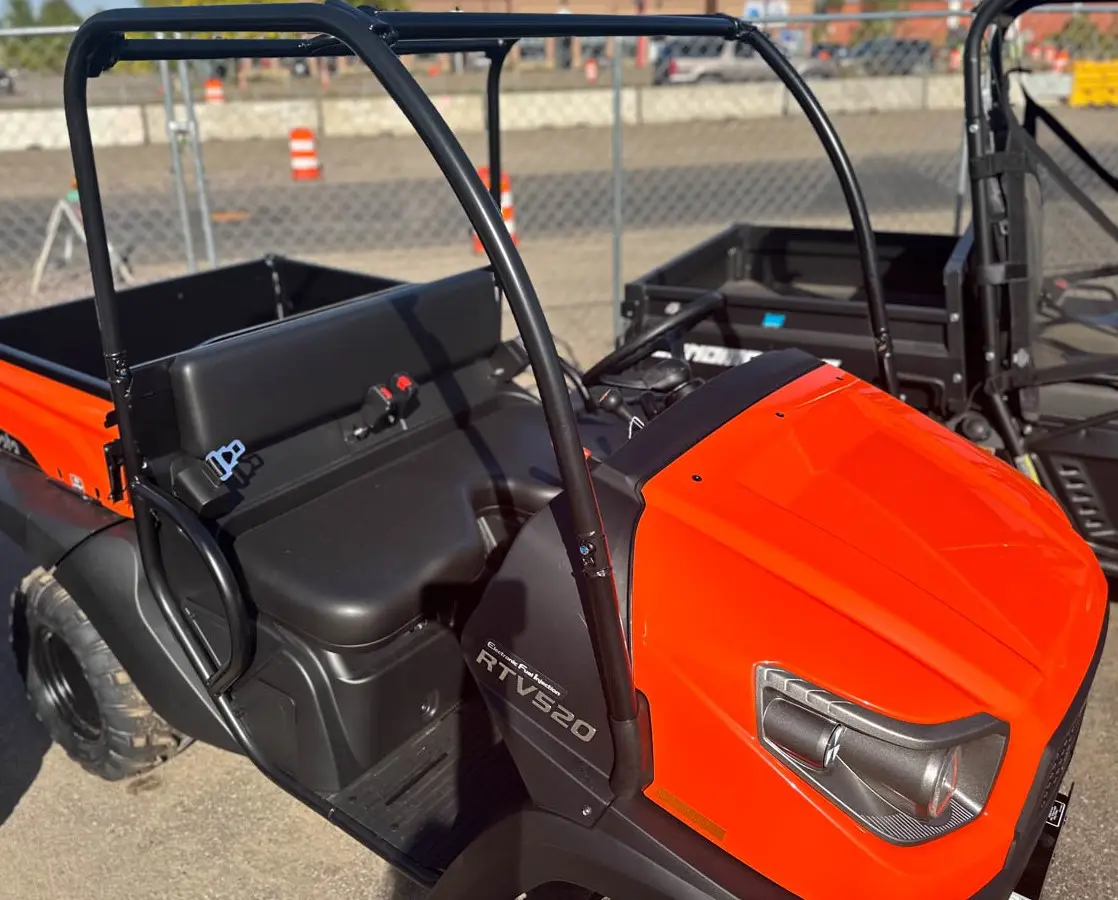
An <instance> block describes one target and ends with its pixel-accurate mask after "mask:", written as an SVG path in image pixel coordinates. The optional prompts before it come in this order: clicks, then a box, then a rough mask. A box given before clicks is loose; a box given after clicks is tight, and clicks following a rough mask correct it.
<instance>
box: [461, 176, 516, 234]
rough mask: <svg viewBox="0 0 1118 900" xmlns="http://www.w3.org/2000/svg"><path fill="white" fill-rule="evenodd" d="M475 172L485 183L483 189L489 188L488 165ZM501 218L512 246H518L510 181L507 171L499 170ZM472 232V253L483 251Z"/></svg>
mask: <svg viewBox="0 0 1118 900" xmlns="http://www.w3.org/2000/svg"><path fill="white" fill-rule="evenodd" d="M477 173H478V175H480V176H481V180H482V181H483V182H484V183H485V189H486V190H489V189H490V183H489V167H488V166H486V167H483V168H480V169H478V170H477ZM501 218H502V219H504V220H505V227H506V228H508V230H509V234H511V235H512V243H513V246H515V247H519V246H520V238H519V237H518V236H517V233H516V210H515V207H514V206H513V202H512V181H511V180H510V179H509V174H508V172H501ZM472 234H473V237H474V253H479V254H480V253H484V252H485V248H484V247H482V246H481V240H480V239H479V238H478V236H477V232H476V231H474V232H472Z"/></svg>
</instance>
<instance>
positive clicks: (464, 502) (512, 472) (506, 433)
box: [234, 399, 626, 648]
mask: <svg viewBox="0 0 1118 900" xmlns="http://www.w3.org/2000/svg"><path fill="white" fill-rule="evenodd" d="M583 436H584V443H585V444H586V446H588V447H593V448H594V450H595V453H598V454H601V455H608V453H610V452H612V450H614V449H616V447H618V446H620V443H621V442H622V441H623V440H624V439H625V437H626V433H625V429H624V427H623V426H620V425H619V424H614V423H613V422H612V421H609V422H593V421H587V422H584V423H583ZM559 484H560V482H559V477H558V474H557V467H556V465H555V456H554V451H553V449H552V445H551V440H550V436H549V433H548V430H547V427H546V423H545V420H544V416H543V411H542V408H541V407H540V406H539V405H538V404H536V403H535V402H533V401H529V400H527V399H524V400H516V401H514V402H511V403H509V404H507V405H505V406H503V407H501V408H498V409H497V410H496V411H494V412H492V413H490V414H489V415H486V416H484V417H482V418H481V419H480V420H478V421H476V422H475V423H473V424H472V425H470V426H468V427H466V428H462V429H457V430H455V431H453V432H451V433H450V434H448V435H446V436H444V437H442V438H439V439H438V440H436V441H434V442H433V443H430V444H427V445H426V446H424V447H422V448H420V449H418V450H417V451H416V452H415V453H413V454H411V455H409V456H407V457H405V458H404V459H402V460H399V461H398V462H395V463H392V464H390V465H388V466H385V467H383V468H378V469H376V470H374V471H372V472H369V473H368V474H366V475H364V476H363V477H361V478H358V479H356V480H353V481H349V482H347V483H346V484H345V485H343V486H341V487H338V488H336V489H334V490H332V491H330V492H329V493H325V494H322V495H320V496H318V497H316V498H314V499H312V500H310V501H309V502H307V503H305V504H303V505H301V506H298V507H296V508H294V509H292V510H290V511H288V512H286V513H284V514H281V515H279V516H277V517H275V518H272V519H269V520H267V521H265V522H263V523H261V524H260V525H257V526H256V527H254V528H251V529H249V530H247V531H246V532H244V533H243V534H242V535H241V536H239V537H238V538H237V539H236V541H235V543H234V553H235V555H236V558H237V560H238V562H239V565H240V568H241V570H242V573H243V575H242V577H243V579H244V581H245V583H246V586H247V588H248V592H249V595H250V597H251V599H252V601H253V602H254V603H255V604H256V606H257V607H258V608H259V609H260V610H262V611H263V612H265V613H267V614H268V615H270V616H272V617H274V618H275V619H277V620H279V621H280V622H282V623H284V624H285V625H287V626H288V627H290V628H292V629H294V630H295V631H298V632H301V633H303V634H304V635H306V636H308V637H310V638H312V639H314V640H315V641H316V642H318V643H321V644H324V645H326V646H329V647H334V648H364V647H370V646H374V645H376V644H379V643H381V642H383V641H385V640H388V639H390V638H392V637H393V636H394V635H396V634H398V633H399V632H401V631H402V630H405V629H407V628H409V627H410V626H411V625H413V624H414V623H416V622H418V621H419V620H421V619H424V618H428V617H430V616H431V615H432V614H433V613H434V611H435V610H436V609H438V608H442V607H443V606H445V604H446V603H447V600H448V597H449V595H451V594H453V593H455V592H458V593H461V592H462V591H463V590H466V589H468V588H469V587H470V586H471V585H474V584H476V582H477V580H478V579H479V577H480V576H481V575H482V574H483V573H484V571H485V566H486V559H487V547H486V542H485V537H484V535H483V531H482V528H481V526H480V523H479V518H481V516H482V515H483V514H484V513H485V512H486V511H488V510H494V509H498V508H499V509H501V510H502V511H503V512H504V513H505V514H506V515H511V516H513V517H518V518H520V519H521V520H523V519H526V518H527V517H528V516H530V515H531V514H532V513H534V512H536V511H538V510H539V509H541V508H543V507H544V506H545V505H546V504H547V503H548V502H549V501H550V500H551V499H553V498H554V497H555V495H556V494H557V493H558V492H559V490H560V487H559Z"/></svg>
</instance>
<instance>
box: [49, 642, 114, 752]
mask: <svg viewBox="0 0 1118 900" xmlns="http://www.w3.org/2000/svg"><path fill="white" fill-rule="evenodd" d="M32 647H33V650H32V652H33V654H34V664H35V670H36V672H37V673H38V675H39V679H40V681H41V683H42V686H43V692H44V693H45V695H46V699H47V701H48V702H49V703H50V704H51V706H53V707H54V709H55V711H56V712H57V713H58V714H59V715H60V716H61V717H62V719H63V721H65V722H66V724H67V725H68V726H69V727H70V728H71V729H72V730H73V731H74V732H75V733H76V734H78V735H80V736H81V737H83V738H85V739H86V740H89V741H95V740H97V739H98V738H100V737H101V713H100V711H99V710H98V709H97V698H96V696H95V695H94V693H93V688H92V687H90V684H89V681H88V679H87V678H86V677H85V672H84V670H83V669H82V667H81V663H79V662H78V658H77V657H76V656H74V652H73V651H72V650H71V649H70V648H69V647H68V646H67V644H66V642H65V641H64V640H62V638H60V637H59V636H58V635H56V634H55V633H54V632H52V631H50V630H49V629H46V628H41V629H39V631H38V633H37V634H36V636H35V642H34V644H33V645H32Z"/></svg>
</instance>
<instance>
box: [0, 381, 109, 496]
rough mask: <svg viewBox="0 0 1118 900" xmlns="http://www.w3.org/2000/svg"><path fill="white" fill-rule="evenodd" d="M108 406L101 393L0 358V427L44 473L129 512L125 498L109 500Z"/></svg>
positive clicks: (86, 494)
mask: <svg viewBox="0 0 1118 900" xmlns="http://www.w3.org/2000/svg"><path fill="white" fill-rule="evenodd" d="M112 408H113V405H112V403H111V402H110V401H108V400H106V399H104V398H102V397H96V396H94V395H92V394H89V393H86V392H85V391H81V390H78V389H77V388H73V387H69V386H68V385H65V384H60V383H59V382H57V381H54V380H53V379H51V378H49V377H48V376H45V375H39V374H38V373H36V372H30V371H28V370H27V369H24V368H21V367H19V366H15V365H12V364H11V363H7V362H2V361H0V429H2V430H4V431H6V432H7V433H8V434H10V435H11V436H12V437H14V438H15V439H16V440H18V441H19V442H20V443H22V444H23V445H24V446H25V447H26V448H27V449H28V451H29V452H30V453H31V455H32V456H34V457H35V460H36V462H38V463H39V465H40V466H42V467H43V471H44V472H45V473H46V474H47V476H48V477H50V478H53V479H55V480H57V481H59V482H61V483H62V484H64V485H66V486H67V487H69V488H71V489H76V490H80V491H81V492H82V493H84V494H85V496H87V497H89V498H90V499H92V500H96V501H97V502H99V503H101V504H103V505H104V506H106V507H107V508H109V509H111V510H113V511H114V512H116V513H119V514H120V515H123V516H131V507H130V504H129V503H128V500H127V498H125V499H124V500H122V501H121V502H119V503H112V502H111V501H110V500H109V490H110V488H109V473H108V469H107V468H106V466H105V451H104V447H105V444H107V443H108V442H109V441H112V440H115V439H116V437H117V429H116V428H115V427H113V428H107V427H106V426H105V417H106V416H107V415H108V414H109V412H110V411H111V410H112ZM79 483H80V487H79Z"/></svg>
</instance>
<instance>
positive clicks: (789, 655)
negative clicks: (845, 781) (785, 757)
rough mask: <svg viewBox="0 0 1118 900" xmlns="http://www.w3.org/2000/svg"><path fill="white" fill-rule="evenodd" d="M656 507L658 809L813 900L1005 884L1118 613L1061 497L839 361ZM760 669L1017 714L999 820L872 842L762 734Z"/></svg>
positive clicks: (837, 686) (645, 516) (638, 585)
mask: <svg viewBox="0 0 1118 900" xmlns="http://www.w3.org/2000/svg"><path fill="white" fill-rule="evenodd" d="M643 494H644V499H645V510H644V512H643V513H642V515H641V518H640V521H639V524H638V527H637V531H636V539H635V548H634V560H633V583H632V639H633V666H634V675H635V678H636V684H637V687H638V688H639V689H640V690H641V691H642V692H643V693H644V694H645V695H646V696H647V697H648V700H649V705H650V709H651V716H652V734H653V759H654V770H655V780H654V782H653V783H652V784H651V785H650V787H649V788H648V790H647V794H648V796H649V797H650V799H652V800H653V801H654V802H657V803H659V804H660V805H661V806H663V807H664V808H665V809H667V810H668V811H669V812H672V813H673V814H675V815H677V816H678V817H679V818H681V819H682V820H683V821H685V822H686V823H687V824H688V825H689V826H690V827H692V828H695V829H696V830H698V831H700V832H701V833H704V834H705V835H706V836H707V837H709V838H710V839H711V840H712V841H714V842H715V843H717V844H718V845H719V846H721V847H722V848H723V849H725V850H726V851H727V852H729V853H731V854H732V855H733V856H735V857H737V858H738V859H739V860H741V861H742V862H744V863H746V864H747V865H749V866H751V867H753V868H754V869H757V870H759V871H760V872H762V873H763V874H765V875H766V876H767V877H769V878H770V879H772V880H774V881H776V882H777V883H779V884H781V885H783V886H784V887H786V888H788V889H789V890H791V891H793V892H794V893H796V894H797V895H799V896H801V897H804V898H807V900H814V898H819V900H834V898H836V897H841V898H858V900H874V898H886V897H887V898H891V900H892V898H899V897H904V898H906V900H920V898H929V900H932V898H934V900H944V898H945V897H948V896H950V897H968V896H971V894H972V893H974V892H975V891H977V890H978V889H979V888H981V887H982V886H984V885H985V884H986V883H987V882H988V881H989V880H990V879H991V878H992V877H993V876H994V875H995V874H996V873H997V872H998V871H999V870H1000V869H1001V867H1002V866H1003V865H1004V863H1005V857H1006V853H1007V852H1008V850H1009V848H1010V843H1011V840H1012V835H1013V829H1014V825H1015V823H1016V821H1017V818H1018V816H1019V814H1020V812H1021V809H1022V807H1023V805H1024V803H1025V798H1026V795H1027V793H1028V790H1029V787H1030V785H1031V784H1032V781H1033V779H1034V776H1035V774H1036V772H1037V769H1038V766H1039V764H1040V760H1041V753H1042V750H1043V748H1044V746H1045V744H1046V743H1047V742H1048V741H1049V739H1050V738H1051V736H1052V734H1053V732H1054V731H1055V729H1056V728H1057V726H1058V725H1059V723H1060V721H1061V720H1062V719H1063V716H1064V714H1065V712H1066V710H1067V709H1068V707H1069V705H1070V704H1071V701H1072V699H1073V697H1074V695H1075V693H1076V691H1077V690H1078V688H1079V686H1080V683H1081V681H1082V680H1083V678H1084V676H1085V675H1086V672H1087V669H1088V666H1089V664H1090V661H1091V658H1092V655H1093V653H1094V650H1095V649H1096V646H1097V642H1098V638H1099V635H1100V631H1101V628H1102V623H1103V621H1104V616H1105V612H1106V604H1107V588H1106V582H1105V579H1104V577H1103V575H1102V573H1101V571H1100V569H1099V566H1098V563H1097V561H1096V559H1095V557H1094V555H1093V554H1092V553H1091V551H1090V549H1089V548H1088V547H1087V546H1086V544H1085V543H1084V542H1083V541H1082V540H1081V539H1080V538H1079V537H1078V535H1077V534H1076V533H1075V532H1074V530H1073V529H1072V526H1071V525H1070V523H1069V522H1068V521H1067V519H1066V517H1065V516H1064V514H1063V512H1062V511H1061V510H1060V508H1059V507H1058V506H1057V504H1056V503H1055V501H1054V500H1053V499H1052V498H1051V497H1050V496H1049V495H1048V494H1047V493H1045V492H1044V491H1043V490H1042V489H1041V488H1040V487H1038V486H1037V485H1035V484H1033V483H1032V482H1030V481H1028V480H1027V479H1026V478H1024V477H1023V476H1022V475H1020V474H1019V473H1018V472H1017V471H1016V470H1014V469H1013V468H1011V467H1010V466H1008V465H1006V464H1005V463H1003V462H1001V461H1000V460H998V459H996V458H993V457H991V456H989V455H988V454H986V453H984V452H983V451H981V450H979V449H977V448H975V447H974V446H972V445H971V444H969V443H967V442H966V441H964V440H963V439H961V438H959V437H957V436H955V435H953V434H951V433H950V432H948V431H947V430H946V429H945V428H943V427H941V426H940V425H938V424H936V423H934V422H932V421H931V420H930V419H928V418H926V417H924V416H923V415H922V414H920V413H918V412H916V411H915V410H913V409H912V408H910V407H908V406H906V405H905V404H903V403H902V402H900V401H898V400H895V399H893V398H892V397H889V396H888V395H886V394H884V393H882V392H881V391H879V390H877V389H875V388H873V387H871V386H870V385H868V384H866V383H865V382H862V381H860V380H859V379H857V378H855V377H853V376H851V375H849V374H846V373H842V372H840V371H839V370H836V369H835V368H833V367H831V366H827V365H824V366H822V367H821V368H819V369H817V370H815V371H813V372H812V373H810V374H808V375H806V376H804V377H802V378H800V379H798V380H797V381H795V382H793V383H791V384H789V385H787V386H786V387H784V388H782V389H781V390H779V391H777V392H775V393H773V394H771V395H770V396H769V397H767V398H766V399H764V400H763V401H761V402H760V403H757V404H755V405H754V406H752V407H751V408H749V409H747V410H746V411H744V412H743V413H741V414H740V415H738V416H737V417H736V418H735V419H733V420H731V421H730V422H729V423H727V424H726V425H725V426H723V427H722V428H721V429H719V430H718V431H716V432H715V433H714V434H712V435H710V436H709V437H708V438H706V439H705V440H703V441H702V442H700V443H699V444H697V445H696V446H695V447H693V448H692V449H691V450H689V451H688V452H687V453H685V454H684V455H683V456H681V457H680V458H678V459H677V460H676V461H675V462H673V463H672V464H671V465H670V466H668V467H667V468H666V469H664V470H662V471H661V472H660V473H658V474H657V475H655V476H654V477H653V478H651V479H650V480H649V481H648V482H647V483H646V484H645V486H644V488H643ZM760 663H771V664H774V665H777V666H781V667H784V668H787V669H789V670H791V671H792V672H794V673H796V674H797V675H799V676H802V677H803V678H806V679H808V680H809V681H811V682H814V683H816V684H818V685H820V686H821V687H823V688H825V689H827V690H830V691H832V692H834V693H835V694H838V695H840V696H844V697H847V698H849V699H851V700H853V701H855V702H857V703H860V704H863V705H864V706H867V707H869V708H871V709H874V710H877V711H879V712H882V713H884V714H886V715H889V716H893V717H896V718H899V719H904V720H907V721H911V722H914V723H934V722H943V721H948V720H953V719H958V718H961V717H964V716H967V715H971V714H974V713H977V712H988V713H990V714H992V715H994V716H997V717H999V718H1001V719H1003V720H1005V721H1006V722H1008V723H1010V740H1009V745H1008V749H1007V753H1006V757H1005V760H1004V762H1003V765H1002V769H1001V772H1000V774H999V776H998V779H997V781H996V783H995V786H994V789H993V792H992V794H991V797H990V800H989V802H988V804H987V807H986V809H985V810H984V812H983V813H982V814H981V815H980V816H979V817H978V819H977V820H975V821H974V822H971V823H969V824H967V825H965V826H963V827H962V828H961V829H959V830H958V831H956V832H954V833H951V834H948V835H945V836H943V837H940V838H938V839H936V840H933V841H930V842H928V843H925V844H922V845H918V846H911V847H899V846H895V845H891V844H889V843H887V842H886V841H884V840H882V839H880V838H879V837H877V836H876V835H874V834H872V833H871V832H869V831H868V830H866V829H864V828H863V827H862V826H861V825H859V824H858V823H857V822H856V821H855V820H854V819H853V818H851V817H849V816H847V815H846V814H845V813H844V812H842V811H841V810H840V809H839V808H838V807H837V806H835V805H833V804H832V803H831V802H830V801H829V800H828V799H827V798H826V797H824V796H823V795H822V794H821V793H818V792H817V791H816V790H815V789H814V788H813V787H811V786H810V785H809V784H807V783H806V782H804V781H802V780H800V779H799V778H798V777H797V776H796V775H795V774H794V773H793V772H792V771H790V770H788V769H787V768H785V767H784V766H783V765H782V764H781V763H779V762H778V761H777V760H776V759H775V758H774V757H773V756H771V755H770V754H769V753H768V752H767V751H765V750H764V748H763V747H762V746H761V745H760V743H759V742H758V739H757V722H756V709H755V705H754V704H755V697H754V694H755V688H754V677H755V666H756V665H758V664H760ZM945 885H950V889H949V893H944V886H945Z"/></svg>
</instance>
